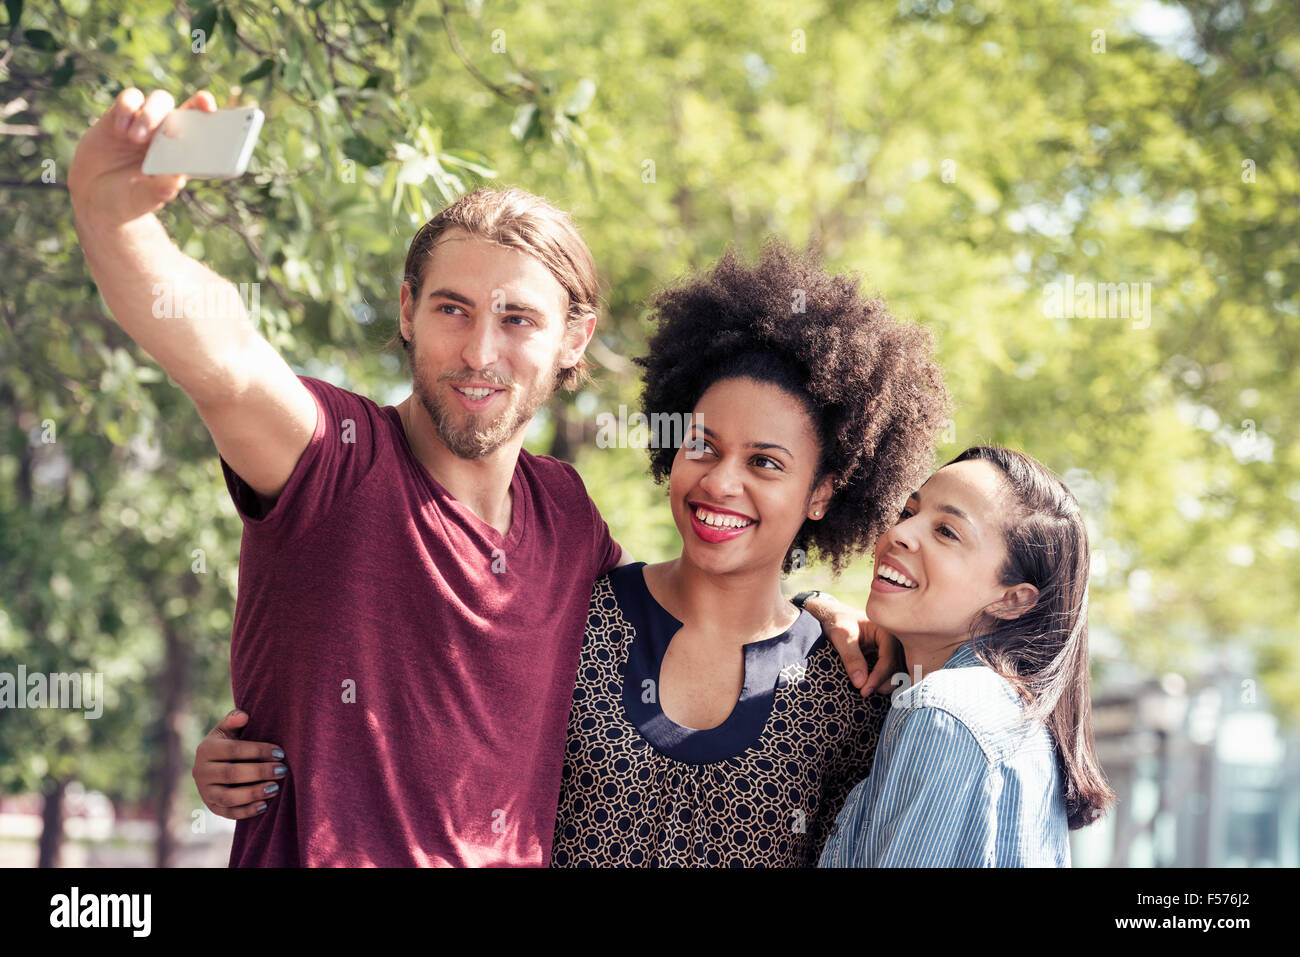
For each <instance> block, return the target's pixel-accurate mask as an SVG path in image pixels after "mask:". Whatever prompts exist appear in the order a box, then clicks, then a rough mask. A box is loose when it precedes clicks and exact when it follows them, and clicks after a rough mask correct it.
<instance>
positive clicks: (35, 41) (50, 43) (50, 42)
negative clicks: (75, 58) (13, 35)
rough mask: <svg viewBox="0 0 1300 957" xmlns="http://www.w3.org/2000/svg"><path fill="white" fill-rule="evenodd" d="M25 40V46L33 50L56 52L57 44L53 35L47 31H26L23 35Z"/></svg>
mask: <svg viewBox="0 0 1300 957" xmlns="http://www.w3.org/2000/svg"><path fill="white" fill-rule="evenodd" d="M23 36H24V37H26V38H27V45H28V46H29V47H31V48H32V49H33V50H57V49H58V48H59V45H58V43H56V42H55V40H54V34H52V33H51V32H50V31H49V30H27V31H26V32H24V33H23Z"/></svg>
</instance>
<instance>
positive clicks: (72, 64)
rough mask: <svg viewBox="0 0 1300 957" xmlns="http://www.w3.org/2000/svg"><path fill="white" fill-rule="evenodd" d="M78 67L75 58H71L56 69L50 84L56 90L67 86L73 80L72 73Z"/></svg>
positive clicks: (51, 75)
mask: <svg viewBox="0 0 1300 957" xmlns="http://www.w3.org/2000/svg"><path fill="white" fill-rule="evenodd" d="M76 67H77V63H76V60H75V59H74V58H73V57H71V56H69V57H68V58H67V59H65V60H64V61H63V62H62V63H60V64H59V65H58V66H57V67H55V68H54V72H53V73H51V74H50V83H51V84H52V85H53V86H54V87H56V88H57V87H61V86H67V85H68V80H70V79H72V73H73V71H74V70H75V69H76Z"/></svg>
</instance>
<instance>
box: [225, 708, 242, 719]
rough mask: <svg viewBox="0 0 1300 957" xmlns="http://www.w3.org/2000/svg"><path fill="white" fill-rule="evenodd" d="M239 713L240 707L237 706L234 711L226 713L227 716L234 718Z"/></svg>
mask: <svg viewBox="0 0 1300 957" xmlns="http://www.w3.org/2000/svg"><path fill="white" fill-rule="evenodd" d="M237 714H239V709H238V708H236V709H235V710H234V711H232V712H230V714H228V715H226V717H227V718H233V717H234V716H235V715H237Z"/></svg>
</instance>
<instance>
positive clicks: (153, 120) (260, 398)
mask: <svg viewBox="0 0 1300 957" xmlns="http://www.w3.org/2000/svg"><path fill="white" fill-rule="evenodd" d="M172 106H173V100H172V98H171V96H170V95H169V94H167V93H165V92H162V91H154V92H153V93H151V94H150V95H149V97H148V99H146V98H145V97H144V95H143V94H142V93H141V92H140V91H139V90H137V89H134V88H132V89H126V90H123V91H122V93H121V94H120V95H119V96H118V98H117V101H116V102H115V103H114V104H113V106H112V107H111V108H110V109H109V110H108V112H106V113H105V114H104V115H103V116H101V117H100V118H99V120H98V122H96V123H95V125H94V126H92V127H91V128H90V129H89V130H88V131H87V133H86V134H85V136H83V137H82V139H81V142H80V143H79V144H78V145H77V152H76V155H75V156H74V157H73V160H72V167H71V168H70V169H69V171H68V192H69V194H70V195H71V197H72V209H73V214H74V216H75V218H76V225H77V235H78V236H79V237H80V241H81V248H82V250H83V251H84V252H85V254H86V261H87V262H88V263H89V265H90V272H91V274H92V275H93V276H94V278H95V282H96V284H97V285H98V286H99V290H100V292H101V293H102V294H103V296H104V299H105V301H106V302H107V303H108V307H109V309H110V310H111V311H112V313H113V317H114V318H115V319H116V320H117V322H118V324H119V325H120V326H121V327H122V328H123V329H124V330H125V331H126V333H127V334H128V335H129V336H130V337H131V338H132V339H134V340H135V341H136V342H137V343H139V345H140V347H141V348H142V349H144V350H145V351H146V352H148V353H149V355H151V356H153V357H154V359H156V360H157V361H158V363H159V364H160V365H161V366H162V367H163V369H164V370H166V372H167V374H168V375H169V376H171V378H172V379H173V381H175V382H176V384H177V385H179V386H180V387H181V388H182V389H183V390H184V391H185V393H186V394H187V395H188V396H189V397H190V398H191V399H192V400H193V402H194V404H195V406H196V407H197V408H198V410H199V414H200V415H201V416H202V417H203V421H204V422H205V423H206V424H207V427H208V431H209V432H211V433H212V438H213V440H214V441H215V442H216V445H217V450H218V451H219V452H220V453H221V456H222V458H224V459H225V460H226V462H227V463H228V464H229V465H230V467H231V468H232V469H234V470H235V472H236V473H237V474H238V475H239V476H240V478H242V479H243V480H244V481H245V482H247V483H248V484H249V485H250V486H251V487H252V488H253V489H254V490H256V491H257V492H258V493H260V494H261V495H263V496H265V497H267V498H274V497H275V496H277V495H279V494H280V492H281V491H283V489H284V486H285V483H287V482H288V480H289V476H290V475H291V474H292V473H293V469H294V466H295V465H296V464H297V463H298V459H299V457H300V456H301V455H302V453H303V450H304V449H306V447H307V444H308V443H309V442H310V441H311V437H312V433H313V432H314V431H315V427H316V403H315V400H314V399H313V398H312V396H311V393H309V392H308V391H307V389H306V387H305V386H304V385H303V384H302V383H301V382H300V381H299V380H298V377H297V376H295V375H294V373H293V370H292V369H290V368H289V366H288V364H287V363H286V362H285V361H284V359H283V358H282V357H281V356H280V355H279V353H277V352H276V351H275V350H274V349H273V348H271V345H270V343H268V342H267V341H266V340H265V339H264V338H263V337H262V336H261V334H259V333H258V331H257V330H256V329H255V328H254V326H253V323H252V320H251V319H250V318H249V316H248V314H247V312H246V311H245V309H244V306H243V303H242V302H241V300H240V297H239V295H238V293H237V291H236V289H235V287H234V286H233V285H232V284H231V283H230V282H228V281H227V280H225V279H223V278H222V277H220V276H218V275H217V274H216V273H214V272H213V271H212V270H210V269H208V268H207V267H206V266H204V265H203V264H202V263H200V262H198V261H196V260H195V259H193V258H191V257H190V256H187V255H185V254H184V253H183V252H181V251H180V249H178V248H177V247H176V244H175V243H173V242H172V241H171V238H170V237H169V236H168V235H167V232H166V230H165V229H163V226H162V223H160V222H159V221H158V218H157V217H156V216H155V215H154V213H155V212H157V211H158V210H159V209H161V208H162V207H163V206H164V205H166V204H167V203H169V202H171V201H172V200H173V199H175V197H176V195H177V194H178V193H179V192H180V191H181V189H182V187H184V185H185V182H186V178H185V177H184V176H146V175H145V174H144V173H142V172H140V164H141V162H142V161H143V160H144V155H145V152H146V151H147V150H148V148H149V142H150V141H151V140H152V139H153V136H154V133H155V131H156V130H157V129H158V127H159V125H160V124H161V123H162V121H163V119H164V117H166V115H167V114H168V113H169V112H171V110H172ZM216 108H217V104H216V101H215V100H214V99H213V98H212V95H211V94H210V93H206V92H204V93H197V94H195V95H194V96H193V97H191V98H190V99H189V100H187V101H186V102H185V103H184V104H183V105H182V106H181V109H195V110H203V111H206V112H211V111H213V110H215V109H216ZM160 307H161V308H160Z"/></svg>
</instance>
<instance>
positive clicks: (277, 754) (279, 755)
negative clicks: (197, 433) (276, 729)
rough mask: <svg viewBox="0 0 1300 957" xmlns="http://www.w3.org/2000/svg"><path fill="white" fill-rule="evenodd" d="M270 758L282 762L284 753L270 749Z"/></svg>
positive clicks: (277, 749)
mask: <svg viewBox="0 0 1300 957" xmlns="http://www.w3.org/2000/svg"><path fill="white" fill-rule="evenodd" d="M271 757H273V758H275V759H276V760H277V761H283V760H284V752H283V751H281V750H280V749H279V748H272V749H271Z"/></svg>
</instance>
